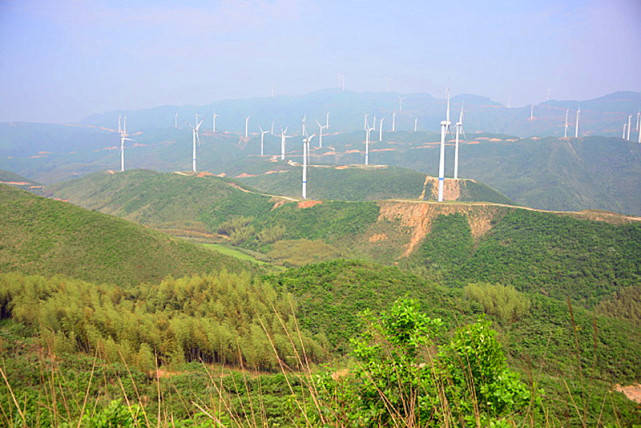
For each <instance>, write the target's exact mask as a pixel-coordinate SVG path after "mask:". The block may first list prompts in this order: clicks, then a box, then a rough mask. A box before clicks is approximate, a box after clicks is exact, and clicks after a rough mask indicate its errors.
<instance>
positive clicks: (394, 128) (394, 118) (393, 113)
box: [392, 111, 396, 132]
mask: <svg viewBox="0 0 641 428" xmlns="http://www.w3.org/2000/svg"><path fill="white" fill-rule="evenodd" d="M392 132H396V112H395V111H394V112H392Z"/></svg>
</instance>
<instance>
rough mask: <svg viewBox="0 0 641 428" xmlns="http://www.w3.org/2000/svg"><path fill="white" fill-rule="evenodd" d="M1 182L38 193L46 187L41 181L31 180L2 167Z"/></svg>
mask: <svg viewBox="0 0 641 428" xmlns="http://www.w3.org/2000/svg"><path fill="white" fill-rule="evenodd" d="M0 184H6V185H9V186H15V187H18V188H20V189H22V190H26V191H29V192H33V193H36V194H41V193H43V191H44V187H43V186H42V185H41V184H40V183H36V182H35V181H32V180H29V179H28V178H25V177H23V176H21V175H18V174H15V173H13V172H11V171H4V170H1V169H0Z"/></svg>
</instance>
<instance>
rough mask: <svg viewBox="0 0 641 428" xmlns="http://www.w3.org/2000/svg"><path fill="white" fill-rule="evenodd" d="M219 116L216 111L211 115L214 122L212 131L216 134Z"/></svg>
mask: <svg viewBox="0 0 641 428" xmlns="http://www.w3.org/2000/svg"><path fill="white" fill-rule="evenodd" d="M217 117H218V115H217V114H216V113H214V114H213V115H212V116H211V118H212V123H213V126H212V128H211V129H212V131H213V133H214V134H215V133H216V118H217Z"/></svg>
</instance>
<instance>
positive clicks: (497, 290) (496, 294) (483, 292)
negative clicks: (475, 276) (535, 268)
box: [464, 282, 530, 322]
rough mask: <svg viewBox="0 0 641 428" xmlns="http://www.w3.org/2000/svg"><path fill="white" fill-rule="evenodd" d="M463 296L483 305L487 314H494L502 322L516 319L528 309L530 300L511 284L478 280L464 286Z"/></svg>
mask: <svg viewBox="0 0 641 428" xmlns="http://www.w3.org/2000/svg"><path fill="white" fill-rule="evenodd" d="M464 293H465V296H466V297H467V298H469V299H472V300H475V301H477V302H478V303H480V304H481V306H483V310H484V311H485V313H486V314H488V315H494V316H496V317H497V318H498V319H499V320H501V321H503V322H510V321H516V320H517V319H519V318H521V317H523V316H524V315H526V314H527V313H528V311H529V310H530V301H529V299H528V298H527V297H526V296H525V295H524V294H523V293H520V292H519V291H517V290H516V289H515V288H514V287H512V286H511V285H508V286H503V285H501V284H490V283H487V282H478V283H473V284H468V285H467V286H466V287H465V288H464Z"/></svg>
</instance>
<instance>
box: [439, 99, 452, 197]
mask: <svg viewBox="0 0 641 428" xmlns="http://www.w3.org/2000/svg"><path fill="white" fill-rule="evenodd" d="M449 129H450V91H449V89H448V90H447V112H446V115H445V120H443V121H441V153H440V158H439V163H438V201H439V202H443V184H444V181H445V135H446V134H447V133H448V131H449Z"/></svg>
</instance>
